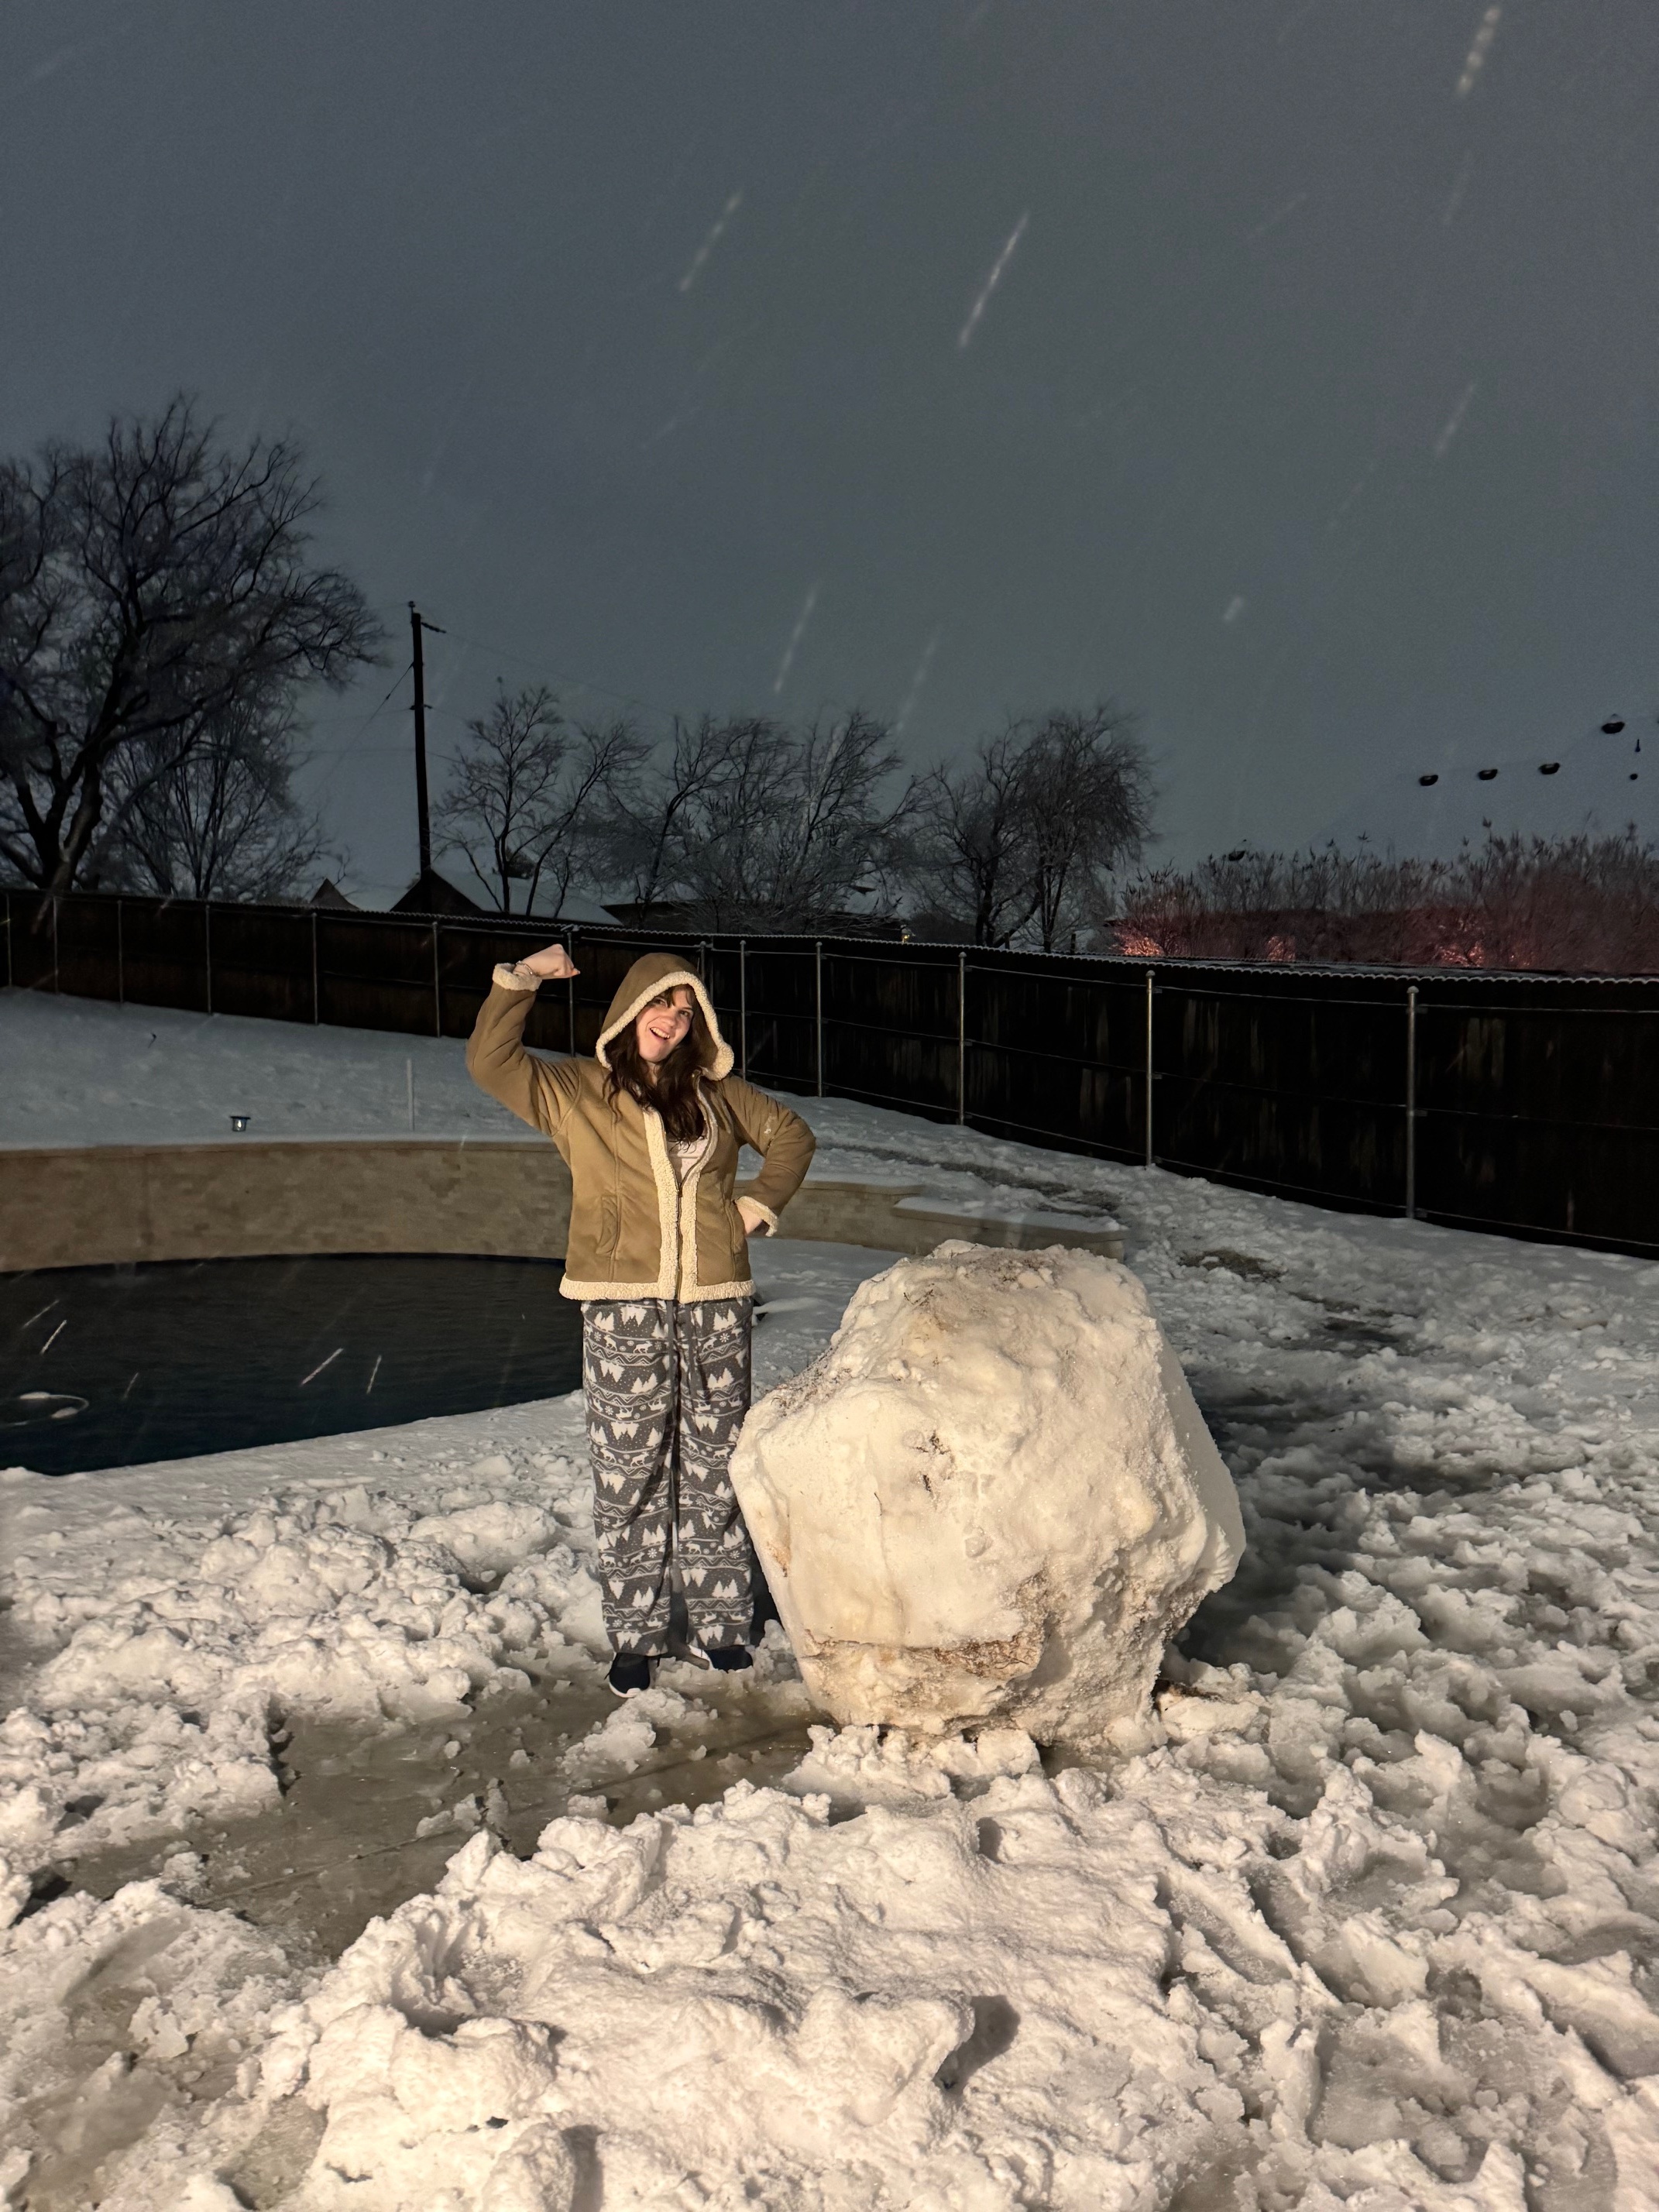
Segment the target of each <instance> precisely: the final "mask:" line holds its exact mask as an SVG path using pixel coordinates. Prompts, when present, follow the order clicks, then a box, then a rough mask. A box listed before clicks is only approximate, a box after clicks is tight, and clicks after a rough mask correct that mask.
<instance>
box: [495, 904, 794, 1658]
mask: <svg viewBox="0 0 1659 2212" xmlns="http://www.w3.org/2000/svg"><path fill="white" fill-rule="evenodd" d="M577 972H578V971H577V969H576V968H575V967H574V964H573V963H572V962H571V959H570V957H569V955H568V953H567V952H566V951H565V949H564V947H563V946H562V945H548V946H547V947H546V949H545V950H544V951H540V952H533V953H532V954H531V956H530V957H529V958H528V959H527V960H521V961H520V962H519V963H517V964H516V966H512V967H501V968H497V969H496V970H495V978H494V981H493V984H492V987H491V989H490V993H489V997H488V998H487V999H486V1000H484V1002H483V1006H482V1007H481V1008H480V1009H479V1012H478V1018H477V1023H476V1024H475V1025H474V1028H473V1031H472V1036H471V1040H470V1042H469V1043H468V1045H467V1048H466V1064H467V1067H468V1070H469V1071H470V1073H471V1076H472V1079H473V1080H474V1081H475V1082H476V1083H477V1084H479V1085H482V1087H483V1089H484V1090H486V1091H489V1094H490V1096H491V1097H494V1098H499V1099H500V1100H501V1103H502V1104H503V1105H504V1106H509V1107H511V1108H512V1109H513V1112H514V1113H515V1114H516V1115H519V1117H520V1120H522V1121H528V1122H529V1123H530V1125H531V1127H532V1128H536V1129H539V1130H540V1131H541V1132H542V1133H543V1135H544V1136H547V1137H550V1138H551V1139H553V1142H554V1143H555V1144H556V1146H558V1148H559V1150H560V1152H562V1154H563V1156H564V1158H565V1161H566V1163H567V1164H568V1167H569V1169H570V1182H571V1196H570V1237H569V1242H568V1246H567V1249H566V1254H565V1273H564V1280H563V1282H562V1284H561V1285H560V1288H561V1289H562V1291H563V1293H564V1295H565V1297H568V1298H579V1299H580V1301H581V1308H582V1382H583V1385H584V1388H585V1389H586V1395H587V1438H588V1449H589V1455H590V1456H591V1458H592V1465H593V1526H594V1531H595V1534H597V1535H598V1538H599V1593H600V1596H601V1599H602V1601H603V1603H604V1607H605V1629H606V1632H607V1633H608V1635H609V1636H610V1638H611V1649H612V1651H613V1652H614V1654H615V1656H614V1657H613V1658H612V1660H611V1675H610V1680H611V1688H612V1689H613V1690H614V1691H615V1692H617V1696H618V1697H626V1696H627V1695H628V1693H629V1692H630V1691H632V1690H643V1689H647V1688H648V1687H649V1686H650V1682H651V1674H652V1665H653V1661H655V1660H657V1659H659V1658H661V1657H662V1656H664V1655H665V1653H666V1651H667V1649H668V1608H669V1599H670V1595H671V1589H670V1581H669V1559H670V1555H671V1553H672V1555H673V1556H674V1558H675V1559H676V1560H677V1562H678V1568H679V1577H680V1584H681V1588H682V1589H683V1590H684V1595H685V1608H686V1613H687V1614H688V1616H689V1618H690V1629H691V1641H692V1645H693V1648H694V1651H695V1652H696V1656H699V1657H701V1658H702V1659H705V1660H706V1661H707V1662H708V1664H709V1665H711V1666H713V1667H716V1668H720V1669H722V1670H723V1671H725V1672H727V1673H730V1672H733V1671H735V1670H736V1669H738V1668H743V1667H747V1666H749V1665H750V1664H751V1663H752V1662H751V1655H750V1649H749V1639H750V1635H751V1634H752V1623H753V1617H754V1609H755V1565H754V1553H753V1550H752V1548H751V1547H750V1541H749V1532H748V1530H747V1529H746V1528H744V1525H743V1516H742V1515H741V1514H740V1513H739V1511H738V1501H737V1498H736V1496H735V1494H734V1493H733V1492H732V1480H731V1474H730V1472H729V1469H730V1462H731V1457H732V1445H733V1444H734V1443H736V1442H737V1440H738V1430H739V1429H740V1428H741V1427H742V1425H743V1417H744V1414H745V1413H747V1412H748V1410H749V1384H750V1363H749V1351H750V1321H751V1317H752V1314H753V1306H754V1296H755V1285H754V1280H753V1279H752V1277H751V1276H750V1272H749V1241H748V1240H749V1238H750V1237H751V1236H752V1235H753V1234H754V1232H755V1231H756V1230H757V1229H760V1228H764V1229H765V1231H766V1232H767V1234H768V1235H771V1234H772V1233H773V1232H775V1230H776V1228H777V1225H778V1215H779V1212H781V1209H782V1208H783V1206H785V1205H786V1204H787V1202H788V1200H790V1199H792V1198H793V1196H794V1194H795V1193H796V1191H797V1190H798V1189H799V1188H800V1183H801V1179H802V1177H803V1176H805V1173H806V1168H807V1163H808V1162H809V1161H810V1160H811V1157H812V1151H813V1145H814V1141H815V1140H814V1139H813V1136H812V1133H811V1130H810V1129H809V1128H808V1127H807V1126H806V1124H805V1122H804V1121H802V1120H801V1119H800V1117H799V1115H795V1114H792V1113H791V1112H790V1111H789V1109H788V1108H787V1106H781V1105H780V1104H779V1103H778V1102H777V1100H776V1099H775V1098H769V1097H767V1096H766V1095H765V1093H764V1092H763V1091H756V1090H754V1089H752V1088H751V1087H750V1085H748V1084H747V1083H744V1081H742V1080H741V1079H740V1078H738V1077H737V1076H734V1075H733V1074H732V1048H731V1047H730V1046H729V1045H728V1044H727V1043H726V1042H725V1040H724V1039H723V1038H722V1037H721V1036H720V1024H719V1022H718V1021H717V1020H716V1018H715V1016H714V1006H712V1005H711V1003H710V1001H709V999H708V994H707V993H706V992H705V991H704V989H703V987H702V981H701V980H700V979H699V978H698V977H697V976H696V975H694V974H693V973H692V972H691V970H690V969H689V968H687V967H685V966H684V963H682V962H681V961H680V960H679V959H678V958H677V957H676V956H675V955H674V954H673V953H671V952H648V953H647V954H646V956H645V957H644V958H643V959H642V960H636V961H635V963H634V965H633V966H632V967H631V968H630V969H629V971H628V973H627V975H625V976H624V977H623V982H622V988H621V989H620V990H619V991H618V992H617V995H616V997H615V998H614V999H613V1000H611V1011H610V1012H609V1013H608V1014H607V1015H606V1016H605V1027H604V1028H603V1029H602V1030H600V1032H599V1043H598V1044H597V1046H596V1047H595V1048H594V1053H593V1057H592V1060H581V1059H569V1060H553V1061H549V1060H538V1059H537V1058H535V1057H534V1056H533V1055H532V1054H530V1053H527V1052H526V1050H525V1048H524V1044H523V1033H524V1025H525V1021H526V1017H527V1016H528V1014H529V1012H530V1009H531V1007H532V1006H534V1004H535V1003H536V992H537V989H538V987H539V985H541V984H542V983H543V982H544V981H560V980H562V979H563V978H564V977H566V976H568V975H575V974H576V973H577ZM744 1145H749V1146H752V1147H753V1148H754V1150H755V1151H756V1152H758V1153H759V1154H760V1155H761V1161H762V1167H761V1173H760V1175H759V1176H758V1177H757V1180H756V1182H755V1185H754V1188H753V1189H752V1190H750V1191H747V1192H745V1193H744V1195H743V1196H742V1197H741V1198H739V1197H738V1196H736V1194H735V1193H734V1190H733V1183H734V1182H735V1179H736V1176H737V1169H738V1151H739V1148H740V1147H741V1146H744Z"/></svg>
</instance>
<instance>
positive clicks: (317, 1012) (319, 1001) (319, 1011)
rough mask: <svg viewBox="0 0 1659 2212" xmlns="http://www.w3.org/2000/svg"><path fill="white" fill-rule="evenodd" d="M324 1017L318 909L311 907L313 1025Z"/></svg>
mask: <svg viewBox="0 0 1659 2212" xmlns="http://www.w3.org/2000/svg"><path fill="white" fill-rule="evenodd" d="M322 1018H323V997H322V993H321V992H320V991H319V989H318V987H317V909H316V908H315V907H313V908H312V909H311V1020H312V1026H313V1028H314V1027H315V1026H316V1024H318V1023H319V1022H320V1021H321V1019H322Z"/></svg>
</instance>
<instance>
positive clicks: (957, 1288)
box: [732, 1243, 1243, 1747]
mask: <svg viewBox="0 0 1659 2212" xmlns="http://www.w3.org/2000/svg"><path fill="white" fill-rule="evenodd" d="M732 1479H733V1480H734V1482H735V1484H736V1486H737V1492H738V1498H739V1500H740V1502H741V1504H742V1506H743V1510H744V1517H745V1519H746V1520H747V1521H748V1523H749V1527H750V1532H751V1534H753V1536H754V1539H755V1544H756V1547H757V1550H758V1551H759V1553H760V1555H761V1559H762V1560H763V1564H764V1565H765V1568H766V1572H767V1577H768V1579H769V1581H770V1583H771V1585H772V1589H773V1594H774V1595H775V1597H776V1599H777V1603H778V1610H779V1612H780V1613H781V1615H782V1618H783V1625H784V1627H785V1628H786V1630H787V1632H788V1635H789V1639H790V1642H791V1643H792V1644H793V1646H794V1650H795V1654H796V1656H797V1657H798V1658H799V1662H800V1665H801V1671H802V1673H803V1674H804V1675H805V1680H806V1686H807V1688H808V1690H809V1692H811V1695H812V1696H813V1697H814V1698H815V1699H817V1702H818V1703H819V1704H820V1705H823V1707H824V1708H825V1709H826V1710H827V1711H829V1712H830V1713H831V1714H833V1715H834V1716H835V1717H836V1719H837V1720H838V1721H840V1722H842V1723H843V1724H848V1723H870V1722H877V1723H886V1724H890V1725H894V1726H899V1727H903V1728H906V1729H918V1730H922V1731H925V1732H927V1733H933V1734H939V1733H945V1732H949V1731H953V1730H956V1729H961V1728H963V1727H964V1726H971V1725H974V1724H975V1723H982V1722H987V1721H992V1720H995V1721H1016V1722H1018V1724H1019V1726H1021V1727H1022V1728H1024V1729H1026V1730H1028V1731H1029V1733H1030V1735H1033V1736H1035V1737H1036V1739H1037V1741H1039V1742H1045V1743H1068V1744H1073V1745H1077V1746H1079V1747H1082V1746H1087V1745H1090V1744H1099V1743H1100V1742H1102V1741H1104V1740H1105V1739H1107V1738H1108V1737H1109V1736H1110V1735H1111V1734H1112V1732H1113V1729H1114V1725H1115V1723H1121V1722H1124V1721H1132V1720H1134V1719H1136V1718H1138V1717H1140V1716H1141V1715H1143V1714H1144V1713H1145V1712H1146V1710H1147V1705H1148V1701H1149V1699H1150V1696H1151V1692H1152V1684H1153V1681H1154V1680H1155V1678H1156V1676H1157V1673H1158V1662H1159V1659H1160V1657H1161V1656H1162V1654H1163V1650H1164V1642H1165V1640H1166V1638H1169V1637H1170V1635H1172V1634H1173V1633H1174V1632H1175V1631H1176V1630H1177V1629H1178V1628H1180V1627H1181V1626H1182V1624H1183V1623H1184V1622H1185V1621H1186V1620H1187V1619H1188V1616H1189V1615H1190V1613H1192V1611H1193V1608H1194V1607H1195V1606H1196V1605H1197V1604H1198V1602H1199V1601H1200V1598H1202V1597H1204V1596H1205V1595H1206V1594H1207V1593H1208V1592H1209V1591H1211V1590H1212V1589H1219V1588H1220V1586H1221V1584H1222V1583H1225V1582H1226V1581H1227V1580H1228V1579H1229V1578H1230V1577H1231V1575H1232V1573H1233V1571H1234V1569H1235V1568H1236V1567H1237V1564H1238V1559H1239V1554H1240V1553H1241V1551H1242V1550H1243V1525H1242V1523H1241V1522H1240V1519H1239V1512H1238V1500H1237V1496H1236V1494H1235V1492H1234V1490H1233V1486H1232V1480H1231V1477H1230V1476H1229V1474H1228V1473H1227V1470H1226V1468H1225V1467H1224V1466H1223V1464H1222V1462H1221V1457H1220V1455H1219V1454H1218V1451H1217V1450H1216V1448H1215V1446H1214V1444H1213V1443H1212V1442H1211V1440H1210V1437H1209V1434H1208V1431H1206V1428H1205V1426H1204V1423H1203V1419H1202V1418H1201V1417H1200V1413H1199V1410H1198V1408H1197V1407H1196V1406H1195V1405H1194V1402H1193V1395H1192V1392H1191V1391H1190V1390H1189V1389H1188V1387H1187V1379H1186V1377H1185V1376H1184V1375H1183V1374H1182V1371H1181V1368H1180V1364H1179V1363H1178V1362H1177V1361H1176V1357H1175V1355H1174V1353H1173V1352H1171V1351H1170V1347H1169V1345H1168V1344H1167V1343H1166V1342H1165V1340H1164V1333H1163V1331H1162V1330H1161V1329H1160V1328H1158V1323H1157V1322H1156V1321H1154V1320H1153V1318H1152V1312H1151V1310H1150V1309H1149V1308H1148V1306H1147V1304H1146V1292H1145V1291H1143V1290H1142V1288H1141V1286H1140V1284H1139V1281H1138V1280H1137V1279H1136V1278H1135V1277H1134V1276H1133V1275H1132V1274H1131V1273H1129V1271H1128V1269H1127V1267H1120V1266H1119V1265H1118V1264H1117V1263H1116V1262H1115V1261H1111V1260H1105V1259H1101V1258H1098V1257H1097V1256H1096V1255H1094V1254H1092V1253H1088V1252H1074V1251H1068V1250H1066V1249H1061V1248H1060V1247H1059V1246H1055V1247H1054V1249H1051V1250H1048V1251H1045V1252H1011V1251H1001V1250H995V1251H994V1250H990V1249H987V1248H985V1247H983V1246H981V1245H975V1244H964V1243H948V1244H941V1245H940V1246H939V1249H938V1250H937V1251H935V1252H933V1254H932V1255H930V1256H929V1257H927V1258H926V1259H918V1260H901V1261H899V1263H898V1265H897V1266H896V1267H890V1268H888V1270H887V1272H886V1273H884V1274H881V1275H877V1276H875V1277H873V1278H872V1279H871V1280H870V1281H869V1282H867V1283H865V1284H863V1285H861V1286H860V1289H859V1291H857V1292H856V1294H855V1295H854V1298H853V1301H852V1303H851V1304H850V1305H849V1306H848V1309H847V1312H846V1315H845V1316H844V1317H843V1319H842V1324H841V1327H840V1328H839V1329H838V1330H837V1331H836V1334H835V1337H834V1338H833V1340H831V1342H830V1344H829V1349H828V1350H827V1351H826V1352H824V1353H823V1356H822V1358H819V1359H818V1360H817V1361H816V1362H815V1363H814V1364H813V1365H812V1366H811V1367H809V1368H807V1369H806V1370H805V1372H804V1373H802V1374H800V1375H798V1376H795V1377H794V1378H793V1380H792V1381H790V1382H788V1383H784V1384H783V1385H782V1386H781V1388H780V1389H776V1390H774V1391H772V1392H771V1393H770V1394H769V1395H768V1396H766V1397H764V1398H763V1399H762V1400H761V1401H759V1403H758V1404H757V1405H756V1406H755V1407H754V1408H753V1409H752V1411H751V1412H750V1415H749V1418H748V1419H747V1420H746V1421H745V1423H744V1429H743V1435H742V1437H741V1438H740V1440H739V1442H738V1449H737V1452H736V1454H735V1455H734V1457H733V1460H732Z"/></svg>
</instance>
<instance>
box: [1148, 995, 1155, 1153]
mask: <svg viewBox="0 0 1659 2212" xmlns="http://www.w3.org/2000/svg"><path fill="white" fill-rule="evenodd" d="M1156 975H1157V970H1156V969H1152V968H1149V969H1147V970H1146V1165H1147V1166H1148V1167H1151V1166H1152V1082H1153V1073H1152V988H1153V983H1154V981H1155V978H1156Z"/></svg>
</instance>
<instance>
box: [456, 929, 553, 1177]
mask: <svg viewBox="0 0 1659 2212" xmlns="http://www.w3.org/2000/svg"><path fill="white" fill-rule="evenodd" d="M537 986H538V978H537V977H535V976H533V975H524V976H521V975H520V972H519V970H518V969H513V968H497V969H496V970H495V977H494V980H493V981H492V983H491V986H490V992H489V997H488V998H487V999H486V1000H484V1002H483V1006H480V1007H479V1009H478V1018H477V1021H476V1022H474V1024H472V1034H471V1036H470V1037H469V1038H468V1039H467V1041H466V1072H467V1073H468V1074H469V1075H470V1076H471V1078H472V1080H473V1081H474V1082H475V1083H476V1084H477V1086H478V1088H479V1089H480V1090H481V1091H488V1092H489V1095H490V1097H492V1098H499V1099H500V1100H501V1103H502V1105H503V1106H506V1107H507V1108H509V1109H511V1111H512V1112H513V1113H514V1114H516V1115H518V1117H519V1119H520V1121H528V1122H529V1124H530V1126H531V1127H532V1129H539V1130H540V1131H541V1133H542V1134H543V1136H544V1137H551V1138H552V1139H553V1140H554V1142H555V1143H556V1144H557V1143H558V1141H559V1139H560V1137H561V1135H562V1132H563V1128H564V1121H565V1116H566V1115H567V1114H568V1112H569V1110H570V1106H571V1103H572V1101H573V1100H574V1097H575V1094H576V1078H575V1063H574V1061H572V1060H563V1061H560V1062H557V1063H556V1064H553V1065H550V1064H549V1063H548V1062H547V1061H546V1060H538V1058H537V1057H536V1055H535V1054H533V1053H529V1052H526V1050H525V1048H524V1025H525V1024H526V1022H527V1021H528V1020H529V1018H530V1009H531V1008H532V1006H534V1005H535V1003H536V991H537Z"/></svg>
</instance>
